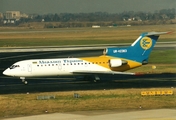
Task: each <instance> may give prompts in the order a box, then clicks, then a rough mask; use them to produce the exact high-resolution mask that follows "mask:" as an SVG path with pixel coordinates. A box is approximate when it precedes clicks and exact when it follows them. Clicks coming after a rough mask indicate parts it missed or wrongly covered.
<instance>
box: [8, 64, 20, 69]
mask: <svg viewBox="0 0 176 120" xmlns="http://www.w3.org/2000/svg"><path fill="white" fill-rule="evenodd" d="M16 67H20V66H19V65H12V66H10V67H9V68H10V69H15V68H16Z"/></svg>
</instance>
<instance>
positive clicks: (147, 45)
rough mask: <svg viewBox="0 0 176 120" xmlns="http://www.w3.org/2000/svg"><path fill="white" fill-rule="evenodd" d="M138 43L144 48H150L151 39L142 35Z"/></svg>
mask: <svg viewBox="0 0 176 120" xmlns="http://www.w3.org/2000/svg"><path fill="white" fill-rule="evenodd" d="M140 45H141V47H142V48H143V49H144V50H147V49H150V48H151V46H152V39H151V38H149V37H144V38H143V39H141V41H140Z"/></svg>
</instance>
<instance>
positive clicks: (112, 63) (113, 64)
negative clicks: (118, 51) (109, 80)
mask: <svg viewBox="0 0 176 120" xmlns="http://www.w3.org/2000/svg"><path fill="white" fill-rule="evenodd" d="M126 64H127V61H125V60H121V59H110V60H109V66H110V67H120V66H122V65H126Z"/></svg>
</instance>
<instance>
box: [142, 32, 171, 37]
mask: <svg viewBox="0 0 176 120" xmlns="http://www.w3.org/2000/svg"><path fill="white" fill-rule="evenodd" d="M169 33H172V32H148V33H146V34H145V36H151V35H155V36H159V35H162V34H169Z"/></svg>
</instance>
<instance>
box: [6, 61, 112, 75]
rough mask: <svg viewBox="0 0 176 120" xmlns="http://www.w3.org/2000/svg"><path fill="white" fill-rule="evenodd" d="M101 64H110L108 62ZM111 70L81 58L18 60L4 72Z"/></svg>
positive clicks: (61, 72)
mask: <svg viewBox="0 0 176 120" xmlns="http://www.w3.org/2000/svg"><path fill="white" fill-rule="evenodd" d="M101 64H108V63H107V62H106V63H105V62H104V63H103V62H102V63H101ZM76 70H79V71H80V70H82V71H85V70H86V71H110V70H109V69H108V68H106V67H103V66H101V65H98V63H96V62H90V61H86V60H83V59H79V58H64V59H34V60H24V61H20V62H16V63H15V64H13V65H12V66H11V67H9V68H7V69H6V70H5V71H4V72H3V74H5V75H8V76H13V77H39V76H63V75H73V73H72V72H73V71H76Z"/></svg>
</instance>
